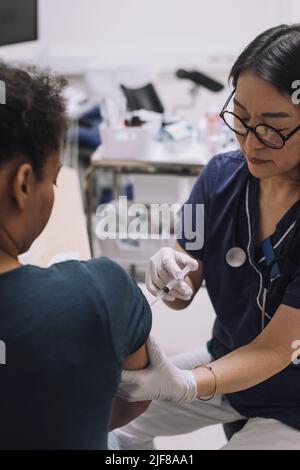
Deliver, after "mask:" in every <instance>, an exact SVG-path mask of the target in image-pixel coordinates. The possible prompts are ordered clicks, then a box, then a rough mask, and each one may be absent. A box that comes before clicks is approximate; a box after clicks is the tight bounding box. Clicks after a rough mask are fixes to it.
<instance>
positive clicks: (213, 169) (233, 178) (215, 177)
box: [196, 150, 249, 199]
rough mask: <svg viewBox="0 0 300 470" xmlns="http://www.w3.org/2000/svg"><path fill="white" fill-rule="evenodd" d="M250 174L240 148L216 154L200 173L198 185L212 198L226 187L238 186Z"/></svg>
mask: <svg viewBox="0 0 300 470" xmlns="http://www.w3.org/2000/svg"><path fill="white" fill-rule="evenodd" d="M243 175H245V177H247V176H248V175H249V170H248V165H247V161H246V159H245V157H244V155H243V154H242V152H241V151H240V150H235V151H231V152H226V153H222V154H218V155H215V156H214V157H213V158H212V159H211V160H210V161H209V163H208V164H207V165H206V166H205V168H204V170H203V171H202V173H200V175H199V178H198V181H197V183H196V186H198V187H200V186H201V187H202V188H203V190H204V192H205V194H206V195H207V197H208V198H209V199H210V198H211V197H213V196H214V194H216V193H219V192H223V191H224V189H225V188H228V187H232V188H233V189H234V188H236V187H237V186H238V185H237V182H239V181H241V180H242V179H244V177H243Z"/></svg>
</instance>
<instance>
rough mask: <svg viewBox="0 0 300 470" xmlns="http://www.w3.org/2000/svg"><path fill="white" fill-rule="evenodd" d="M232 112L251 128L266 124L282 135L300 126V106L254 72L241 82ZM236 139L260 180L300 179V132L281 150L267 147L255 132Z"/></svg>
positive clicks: (240, 79) (239, 82) (254, 174)
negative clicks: (279, 177) (290, 177)
mask: <svg viewBox="0 0 300 470" xmlns="http://www.w3.org/2000/svg"><path fill="white" fill-rule="evenodd" d="M291 86H292V84H291ZM233 112H234V113H235V114H236V115H237V116H239V117H240V118H241V119H242V120H243V121H245V123H246V124H247V125H248V126H251V127H255V126H257V125H258V124H267V125H269V126H272V127H274V128H275V129H277V130H279V131H280V132H281V133H282V134H283V135H288V134H289V133H290V132H291V131H292V130H293V129H295V128H296V127H297V126H298V125H299V124H300V105H295V104H293V102H292V98H291V96H289V95H284V94H282V93H280V92H279V91H278V90H277V89H276V88H275V87H274V86H273V85H272V84H270V83H269V82H267V81H266V80H263V79H261V78H259V77H257V76H256V75H255V74H254V73H252V72H245V73H243V74H241V76H240V78H239V80H238V84H237V88H236V93H235V96H234V101H233ZM237 139H238V142H239V145H240V148H241V150H242V152H243V154H244V155H245V157H246V159H247V163H248V167H249V171H250V172H251V173H252V174H253V176H255V177H257V178H259V179H264V178H270V177H275V176H292V177H299V176H300V167H299V165H300V131H298V132H297V133H296V134H295V135H293V136H292V137H291V138H290V139H289V140H288V141H287V142H286V144H285V146H284V147H283V148H282V149H279V150H278V149H272V148H269V147H267V146H266V145H264V144H263V143H262V142H260V141H259V140H258V139H257V137H256V136H255V134H254V133H253V132H249V133H248V135H247V136H240V135H237Z"/></svg>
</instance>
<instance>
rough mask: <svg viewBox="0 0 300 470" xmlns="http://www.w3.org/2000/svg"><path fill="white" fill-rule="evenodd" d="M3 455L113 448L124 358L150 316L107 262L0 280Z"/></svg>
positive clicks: (131, 285) (29, 269) (18, 272)
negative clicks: (111, 429) (112, 433)
mask: <svg viewBox="0 0 300 470" xmlns="http://www.w3.org/2000/svg"><path fill="white" fill-rule="evenodd" d="M0 299H1V301H0V340H1V341H4V343H5V346H6V364H4V365H0V421H1V425H0V448H1V449H105V448H106V447H107V432H108V428H109V421H110V416H111V410H112V401H113V397H114V395H115V392H116V390H117V387H118V384H119V381H120V375H121V370H122V363H123V361H124V359H125V358H126V357H127V356H128V355H130V354H132V353H134V352H135V351H136V350H138V349H139V348H140V346H142V345H143V344H144V343H145V341H146V339H147V337H148V335H149V332H150V329H151V321H152V318H151V311H150V307H149V305H148V303H147V301H146V299H145V297H144V296H143V294H142V292H141V290H140V289H139V287H138V286H137V284H136V282H135V281H134V280H132V279H131V278H130V277H129V276H128V275H127V274H126V273H125V272H124V271H123V270H122V269H121V268H120V267H119V266H118V265H117V264H116V263H113V262H112V261H110V260H108V259H107V258H99V259H93V260H90V261H87V262H78V261H68V262H65V263H59V264H56V265H54V266H52V267H50V268H48V269H42V268H38V267H34V266H31V265H28V266H23V267H21V268H17V269H15V270H13V271H10V272H7V273H4V274H1V275H0Z"/></svg>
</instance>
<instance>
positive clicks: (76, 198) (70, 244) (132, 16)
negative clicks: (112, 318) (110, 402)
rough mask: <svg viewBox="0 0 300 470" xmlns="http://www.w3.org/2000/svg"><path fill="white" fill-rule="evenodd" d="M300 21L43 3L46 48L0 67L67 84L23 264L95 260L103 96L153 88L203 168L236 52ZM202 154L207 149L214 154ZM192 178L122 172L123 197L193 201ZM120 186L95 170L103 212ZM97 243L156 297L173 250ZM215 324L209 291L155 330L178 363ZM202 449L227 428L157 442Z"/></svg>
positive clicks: (83, 1) (191, 2)
mask: <svg viewBox="0 0 300 470" xmlns="http://www.w3.org/2000/svg"><path fill="white" fill-rule="evenodd" d="M8 3H9V2H8ZM12 3H18V2H12ZM2 20H3V18H2ZM299 21H300V6H299V1H297V0H285V1H283V0H263V1H261V0H252V1H251V3H249V2H246V1H240V2H238V1H237V0H227V1H222V0H210V1H209V2H207V1H203V0H151V1H149V0H39V1H38V39H37V40H36V41H29V42H25V43H22V44H12V45H9V46H2V47H0V59H3V60H5V61H7V62H12V63H16V62H22V63H28V64H36V65H40V66H42V67H45V66H49V67H50V68H52V69H53V70H54V71H56V72H58V73H62V74H64V75H66V77H67V78H68V80H69V87H68V89H67V91H66V98H67V102H68V113H69V117H70V123H71V124H70V129H69V132H68V136H67V140H66V145H65V149H64V152H63V155H62V160H63V163H64V168H63V171H62V173H61V175H60V177H59V180H58V189H57V191H56V193H57V194H56V202H55V207H54V211H53V215H52V217H51V220H50V222H49V224H48V227H47V228H46V230H45V232H44V233H43V234H42V235H41V237H40V238H39V239H38V240H37V241H36V242H35V244H34V245H33V247H32V249H31V250H30V251H29V252H28V253H27V254H26V255H25V256H24V259H23V262H29V263H33V264H38V265H41V266H48V265H49V264H50V263H51V262H56V261H60V260H64V259H70V258H78V259H87V258H89V257H90V256H91V247H90V240H89V238H88V231H87V202H86V183H87V182H86V174H87V172H88V171H89V168H90V166H91V164H92V161H93V159H95V158H96V159H97V158H98V159H101V158H103V157H105V155H104V156H103V154H101V152H100V153H99V148H98V142H97V138H98V139H99V135H98V137H97V136H96V137H97V138H96V141H95V133H94V134H93V135H92V137H91V135H90V134H88V135H85V134H84V133H83V136H84V139H83V140H84V143H83V144H82V142H81V141H80V132H81V131H82V128H83V130H85V131H86V130H87V131H89V130H91V129H92V130H93V131H95V130H96V131H95V132H96V134H97V132H98V126H99V122H98V121H97V119H99V116H98V114H97V112H96V114H95V113H94V114H93V113H92V114H90V112H91V111H93V112H94V111H95V107H97V106H99V103H100V102H101V100H102V99H103V98H105V97H107V96H112V95H115V94H116V93H117V91H118V92H119V91H120V90H119V87H120V84H121V83H123V84H125V85H126V86H128V87H132V88H135V87H140V86H142V85H144V84H146V83H152V84H153V85H154V87H155V90H156V92H157V94H158V96H159V98H160V100H161V102H162V103H163V105H164V108H165V111H166V113H167V114H168V115H170V116H172V115H175V114H178V115H179V116H180V118H181V120H182V122H185V123H188V124H189V125H190V126H191V127H192V128H193V130H195V131H196V132H197V139H198V140H197V142H198V141H200V146H199V148H198V150H197V148H196V151H195V152H194V154H193V155H192V157H191V154H189V155H188V158H189V159H191V158H193V159H194V161H193V163H194V164H195V161H197V160H198V159H199V161H202V162H203V163H204V164H205V162H207V161H208V160H209V158H211V157H212V156H213V152H214V150H215V148H214V146H208V148H207V145H206V144H207V141H206V140H205V139H206V134H205V127H203V122H204V123H205V119H207V115H214V113H215V114H216V113H218V112H220V110H221V108H222V106H223V104H224V102H225V101H226V98H227V96H228V94H229V87H228V84H227V79H228V74H229V71H230V68H231V66H232V64H233V62H234V60H235V59H236V57H237V55H238V54H239V53H240V52H241V50H242V49H243V48H244V46H245V45H246V44H247V43H248V42H250V41H251V40H252V39H253V38H254V37H255V36H256V35H257V34H259V33H260V32H263V31H264V30H266V29H267V28H269V27H272V26H275V25H278V24H280V23H285V22H286V23H292V22H299ZM0 22H1V16H0ZM0 27H1V26H0ZM180 68H183V69H186V70H199V71H200V72H203V73H205V74H207V75H209V76H210V77H212V78H213V79H215V80H217V81H219V82H220V83H222V84H223V85H224V89H223V90H222V91H221V92H219V93H212V92H211V91H209V90H207V89H205V88H203V87H200V88H199V89H198V93H197V96H196V95H193V94H191V89H192V88H193V84H192V83H191V82H190V81H188V80H179V79H178V78H177V77H176V75H175V72H176V70H178V69H180ZM191 105H192V106H191ZM100 111H101V109H100ZM201 123H202V124H201ZM91 126H92V127H91ZM81 137H82V136H81ZM89 139H90V140H89ZM91 139H92V140H91ZM87 143H88V145H87ZM227 144H229V145H234V142H227ZM201 145H206V150H205V151H204V147H201ZM202 150H203V154H204V153H205V158H204V157H203V154H202ZM221 150H222V149H221ZM224 150H225V148H224ZM198 151H199V152H198ZM186 155H187V154H186V153H185V150H184V151H183V152H182V154H181V152H180V150H179V151H177V152H175V153H174V154H172V153H170V154H169V156H168V155H164V158H169V161H170V164H171V165H172V162H175V161H177V162H178V159H180V158H182V159H184V158H185V156H186ZM149 158H150V157H149ZM201 159H202V160H201ZM189 161H190V160H189ZM194 181H195V175H194V176H189V177H188V176H184V175H180V174H178V175H176V174H172V175H168V174H166V175H156V174H155V172H154V174H152V175H139V176H136V175H135V176H134V175H130V174H126V175H122V174H121V175H118V182H117V186H118V190H119V194H126V195H128V194H129V193H131V196H132V197H133V199H134V200H135V201H141V202H144V203H156V202H166V203H169V204H172V203H173V202H178V203H183V202H185V200H186V199H187V197H188V195H189V193H190V191H191V188H192V186H193V183H194ZM115 184H116V181H115V179H114V174H113V172H112V171H97V172H95V175H94V178H93V182H92V187H91V188H90V189H91V194H92V200H93V212H94V211H95V209H96V207H97V205H98V204H99V203H100V202H103V201H104V200H105V201H106V202H108V201H109V200H110V199H113V198H114V192H113V191H112V187H113V186H114V185H115ZM124 191H125V192H124ZM105 197H106V199H105ZM92 224H93V220H92ZM93 229H94V226H93ZM93 244H94V245H93V248H94V249H93V251H94V256H97V255H101V254H104V255H106V256H109V257H111V258H113V259H115V260H116V261H117V262H119V263H120V264H121V265H123V266H124V268H125V269H127V270H129V271H130V273H131V274H133V275H135V276H136V278H137V280H138V281H139V282H140V286H141V288H142V290H143V291H144V293H145V295H146V296H147V298H148V299H149V300H151V299H150V297H151V296H150V294H148V293H147V292H146V290H145V287H144V284H143V276H144V272H145V267H146V265H147V262H148V260H149V257H150V256H151V254H154V252H156V251H158V249H159V248H160V247H161V246H163V244H159V242H158V243H157V244H156V245H155V244H153V243H151V244H150V243H148V244H147V243H141V244H127V245H126V244H123V246H122V244H120V243H117V242H115V243H114V242H112V243H110V244H106V245H105V244H101V243H100V242H99V240H95V239H94V240H93ZM213 320H214V312H213V309H212V306H211V303H210V301H209V298H208V296H207V293H206V289H205V286H204V287H202V288H201V289H200V292H199V294H198V295H197V297H196V298H195V300H194V302H193V304H192V305H191V306H190V307H189V308H188V309H187V310H186V311H184V312H176V311H170V310H169V309H168V308H167V307H166V306H165V305H164V304H163V303H162V302H160V303H159V304H157V305H156V306H155V309H153V332H154V334H155V335H156V336H157V338H158V339H159V341H160V342H161V344H162V345H163V347H164V349H165V351H166V352H167V353H168V354H176V353H179V352H182V351H186V350H189V349H193V348H196V347H198V346H201V344H203V343H204V342H205V341H207V340H209V339H210V334H211V328H212V324H213ZM199 443H201V448H202V449H217V448H219V447H221V446H222V445H223V444H224V443H225V437H224V433H223V431H222V427H221V426H213V427H211V428H208V429H207V428H206V429H205V431H201V430H200V431H197V432H196V433H193V434H190V435H186V436H176V437H171V438H159V439H158V442H157V445H158V447H159V448H161V449H163V448H166V449H172V448H173V449H176V448H177V449H178V448H180V449H195V448H197V446H199Z"/></svg>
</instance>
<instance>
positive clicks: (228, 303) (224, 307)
mask: <svg viewBox="0 0 300 470" xmlns="http://www.w3.org/2000/svg"><path fill="white" fill-rule="evenodd" d="M259 181H260V180H259V179H257V178H255V177H254V176H252V175H251V173H250V172H249V170H248V165H247V161H246V159H245V157H244V156H243V154H242V153H241V152H240V151H235V152H229V153H226V154H222V155H217V156H215V157H214V158H213V159H212V160H211V161H210V162H209V164H208V165H207V166H206V167H205V168H204V170H203V171H202V172H201V174H200V176H199V177H198V179H197V181H196V183H195V186H194V188H193V191H192V193H191V195H190V198H189V200H188V201H187V203H186V204H191V205H192V209H193V210H192V218H191V220H188V219H190V217H188V216H187V215H184V214H183V225H182V226H183V228H184V227H185V225H186V224H188V223H191V224H192V227H193V230H197V231H199V230H200V229H201V227H199V225H198V226H197V223H199V221H198V222H197V217H196V204H203V205H204V216H205V217H204V246H203V248H202V249H200V250H197V251H194V250H188V249H187V243H190V242H191V240H188V239H186V238H185V237H184V230H183V233H182V234H181V236H180V237H179V238H178V242H179V244H180V245H181V246H182V247H183V248H184V249H185V250H186V251H187V252H188V253H189V254H190V255H191V256H193V257H195V258H196V259H199V260H201V261H203V267H204V279H205V282H206V286H207V291H208V294H209V297H210V299H211V302H212V304H213V307H214V310H215V312H216V315H217V319H216V321H215V324H214V329H213V343H212V345H213V347H212V350H213V354H214V356H215V358H220V357H222V356H224V355H225V354H228V353H230V352H231V351H234V350H235V349H237V348H239V347H241V346H243V345H246V344H248V343H250V342H251V341H253V340H254V338H256V337H257V336H258V335H259V334H260V332H261V327H262V312H261V307H262V277H263V274H264V272H265V269H266V259H265V258H264V251H263V249H262V245H261V246H258V247H255V234H256V233H257V227H258V216H259V200H258V199H259V197H258V196H259ZM237 198H239V199H238V200H239V204H238V206H237ZM237 207H238V209H237ZM299 211H300V200H298V201H297V202H296V203H295V204H294V205H293V206H292V207H291V208H290V209H289V210H288V212H287V213H286V214H285V215H284V216H283V218H282V219H281V220H280V221H279V223H278V224H277V226H276V230H275V232H274V233H273V235H272V236H271V237H270V239H269V241H270V242H271V244H272V247H273V250H274V252H275V253H276V254H278V253H279V252H280V250H281V249H282V247H283V246H284V244H285V243H286V242H287V239H288V234H289V230H290V229H291V226H292V224H293V223H294V222H295V219H296V217H297V214H298V213H299ZM236 212H237V214H236ZM234 219H236V220H234ZM200 223H201V221H200ZM235 233H236V235H235ZM235 238H236V244H237V245H238V246H240V247H241V248H243V249H244V250H245V251H246V252H247V261H246V263H245V264H244V265H243V266H242V267H240V268H232V267H230V266H228V264H227V263H226V254H227V252H228V250H229V249H230V248H232V247H233V246H234V245H233V243H234V240H235ZM290 256H291V259H292V262H285V263H284V265H283V266H281V267H280V268H281V276H280V277H278V278H277V279H275V280H273V282H271V287H270V290H269V293H268V297H267V304H266V312H267V315H266V317H265V325H267V324H268V322H269V321H270V320H271V319H272V316H273V315H274V314H275V312H276V310H277V309H278V307H279V306H280V305H281V304H285V305H288V306H291V307H294V308H297V309H299V315H300V234H299V236H297V237H296V240H295V242H294V244H293V247H292V249H291V252H290ZM298 339H300V338H298ZM293 352H294V350H293V349H292V348H291V357H292V354H293ZM227 398H228V400H229V402H230V403H231V405H232V406H233V407H234V408H235V409H236V410H238V411H239V412H240V413H241V414H242V415H244V416H246V417H255V416H256V417H265V418H274V419H278V420H279V421H282V422H284V423H286V424H288V425H290V426H292V427H295V428H297V429H299V430H300V365H296V364H294V363H291V364H290V365H289V366H288V367H287V368H286V369H285V370H283V371H282V372H280V373H279V374H277V375H276V376H275V377H272V378H271V379H269V380H267V381H265V382H263V383H262V384H259V385H257V386H255V387H252V388H250V389H248V390H244V391H242V392H238V393H233V394H229V395H228V396H227Z"/></svg>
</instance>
